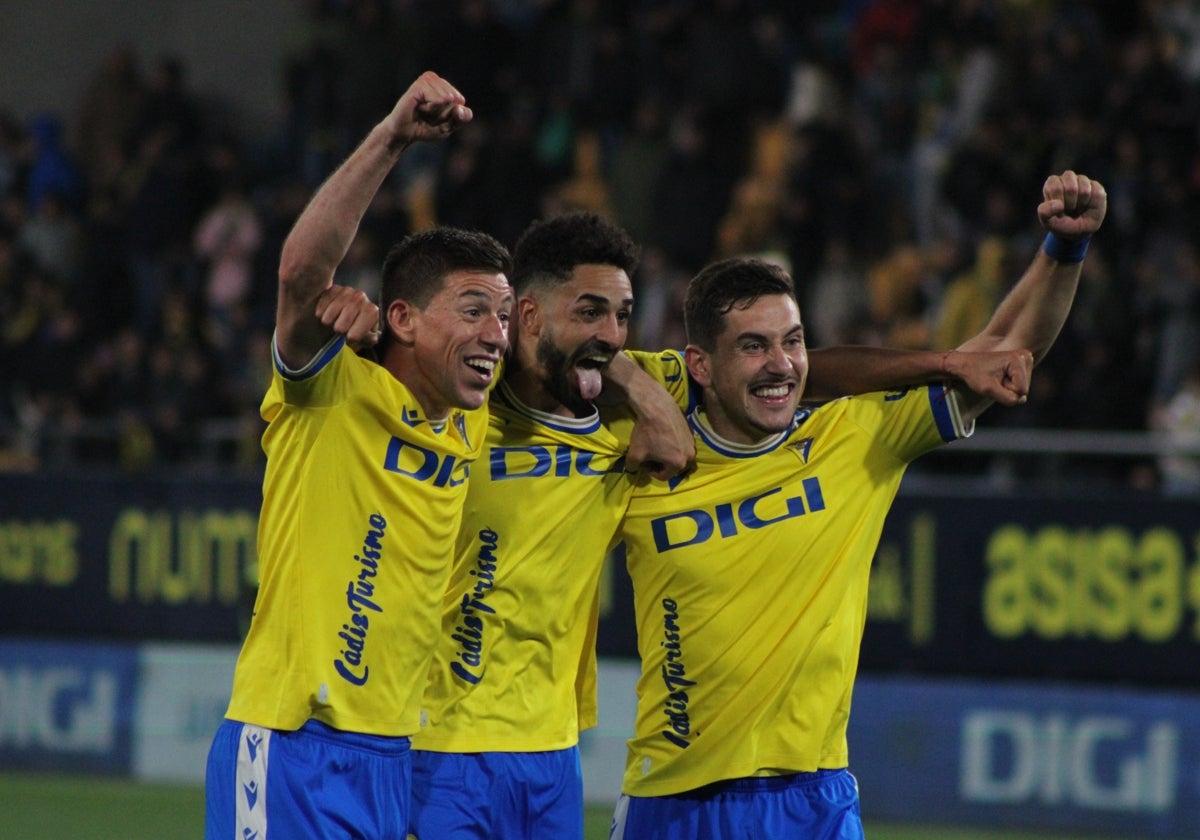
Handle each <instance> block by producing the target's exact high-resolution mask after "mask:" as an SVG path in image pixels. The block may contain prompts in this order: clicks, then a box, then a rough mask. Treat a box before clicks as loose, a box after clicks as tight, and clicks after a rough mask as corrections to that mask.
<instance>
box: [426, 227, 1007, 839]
mask: <svg viewBox="0 0 1200 840" xmlns="http://www.w3.org/2000/svg"><path fill="white" fill-rule="evenodd" d="M636 261H637V248H636V247H635V246H634V244H633V243H632V242H631V241H630V239H629V237H628V236H627V235H626V234H625V233H624V232H623V231H622V230H620V229H619V228H617V227H616V226H614V225H612V224H611V223H609V222H607V221H605V220H603V219H602V218H600V217H599V216H597V215H594V214H571V215H566V216H560V217H557V218H553V219H549V220H545V221H542V222H537V223H535V224H533V225H531V226H530V228H529V229H528V230H527V231H526V232H525V233H524V235H523V236H522V237H521V239H520V241H519V242H518V243H517V246H516V248H515V250H514V253H513V272H512V275H511V281H512V284H513V288H514V290H515V292H516V295H517V306H516V312H515V317H514V319H513V323H512V327H511V329H510V335H509V341H510V346H511V353H510V355H509V357H508V359H507V360H506V368H505V372H504V375H503V377H502V379H501V381H500V383H499V384H498V385H497V386H496V389H495V390H494V391H493V393H492V394H491V397H490V402H489V407H490V412H491V416H490V426H489V429H488V435H487V439H486V441H485V443H484V452H483V454H482V455H481V457H480V460H479V461H478V462H477V464H476V465H474V467H473V468H472V471H471V477H470V482H469V487H468V493H467V501H466V504H465V506H464V510H463V525H462V528H461V531H460V534H459V540H458V545H457V549H456V550H457V555H456V558H455V567H454V572H453V577H452V580H451V584H450V588H449V590H448V592H447V595H446V598H445V601H444V612H443V622H442V634H441V640H440V643H439V647H438V650H437V654H436V656H435V659H434V662H433V665H432V667H431V669H430V674H429V683H428V685H427V687H426V691H425V698H424V703H423V707H422V722H423V725H422V729H421V731H420V732H419V733H418V735H417V736H416V737H415V738H414V739H413V748H414V752H413V819H412V822H411V828H410V830H411V832H412V834H413V835H414V836H415V837H417V838H419V840H435V839H436V840H460V838H476V837H483V836H486V837H490V838H543V837H545V838H550V837H552V838H555V840H571V838H582V836H583V782H582V776H581V771H580V760H579V752H578V742H579V731H580V730H581V729H585V728H588V727H591V726H594V725H595V723H596V691H595V680H596V664H595V644H594V642H595V632H596V623H597V620H598V609H597V607H598V593H599V586H598V584H599V579H600V574H601V570H602V567H603V561H604V557H605V555H606V553H607V550H608V549H609V547H610V546H611V544H612V543H613V538H614V534H615V533H616V531H617V529H618V526H619V524H620V521H621V517H622V514H623V512H624V509H625V505H626V502H627V499H628V494H629V492H630V487H629V485H628V482H626V481H625V477H626V475H625V474H626V473H635V472H639V471H640V472H641V473H642V474H643V475H645V474H646V473H648V474H649V476H650V477H651V478H656V479H665V478H668V477H670V476H672V475H674V474H676V473H678V472H679V471H680V470H682V469H683V468H684V467H685V465H686V464H687V462H688V460H689V459H690V457H691V455H692V453H693V452H694V444H693V443H692V435H691V431H690V429H689V428H688V427H687V425H686V423H685V422H684V421H683V412H681V410H680V409H684V410H687V409H690V408H691V407H692V406H691V404H690V394H691V393H692V389H691V388H690V387H689V383H688V377H687V373H686V369H685V366H684V361H683V356H682V354H680V353H679V352H677V351H664V352H662V353H632V354H628V355H627V354H624V353H622V352H620V351H621V348H622V346H623V345H624V343H625V340H626V335H627V332H628V324H629V319H630V315H631V313H632V307H633V291H632V284H631V283H630V275H631V274H632V272H633V269H634V266H635V265H636ZM824 353H826V354H833V355H823V353H816V352H814V367H815V368H817V371H816V373H815V374H814V377H813V381H814V382H815V384H814V386H813V388H811V389H810V392H812V393H817V394H828V393H831V389H830V388H829V387H828V381H829V378H830V376H834V377H836V378H838V379H841V380H842V381H843V382H844V383H845V387H846V388H847V389H849V390H868V389H872V388H881V387H886V386H888V385H890V384H896V383H902V382H919V381H928V379H929V378H930V377H936V378H939V379H941V378H945V377H946V376H948V375H949V374H947V372H946V365H945V364H944V362H945V361H946V358H945V354H942V353H911V354H896V355H889V354H886V353H885V352H884V351H864V350H862V349H861V348H860V349H858V350H850V351H845V350H831V351H824ZM631 358H633V359H636V362H637V364H634V363H633V362H632V361H631ZM864 361H866V362H867V363H866V364H863V362H864ZM950 361H951V362H952V363H953V364H951V365H950V366H951V367H953V368H955V369H956V370H958V371H960V372H961V376H962V377H963V378H964V379H966V380H968V381H969V383H970V384H971V385H972V386H973V387H978V388H980V389H991V390H990V393H992V394H993V395H994V396H995V398H997V399H999V400H1001V401H1003V402H1005V403H1008V404H1011V403H1013V402H1016V401H1018V400H1019V399H1021V398H1022V395H1023V393H1024V379H1023V376H1022V374H1023V373H1024V371H1022V370H1018V371H1017V380H1018V381H1017V382H1016V383H1015V386H1013V383H1007V384H1006V383H1005V382H1004V381H1003V378H1004V371H1005V370H1011V367H1012V366H1013V365H1016V366H1017V367H1018V368H1019V367H1020V362H1021V359H1020V358H1019V357H1018V355H1017V354H1015V353H1011V354H996V355H988V354H981V355H974V354H954V358H953V359H952V360H950ZM643 369H644V370H643ZM822 371H825V372H826V373H827V374H829V375H828V376H827V375H825V374H823V373H822ZM647 374H649V375H647ZM871 377H874V378H871ZM818 380H824V381H818ZM602 385H603V386H604V390H605V392H606V394H607V391H608V388H609V386H610V385H611V386H615V388H616V390H617V391H623V392H624V395H623V399H624V401H623V402H618V403H617V404H614V405H612V406H604V407H600V408H597V404H596V400H597V398H598V397H601V390H602V387H601V386H602ZM663 386H665V388H664V387H663ZM608 401H609V400H608V398H607V397H606V398H605V402H608ZM635 421H636V423H635ZM650 453H654V457H655V458H657V459H658V461H659V463H653V462H651V463H648V464H647V463H646V462H647V461H648V460H649V459H650ZM656 483H660V482H656Z"/></svg>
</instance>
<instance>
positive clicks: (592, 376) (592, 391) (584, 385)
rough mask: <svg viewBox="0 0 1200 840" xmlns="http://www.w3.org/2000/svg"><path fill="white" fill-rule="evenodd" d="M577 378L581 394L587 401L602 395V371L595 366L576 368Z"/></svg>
mask: <svg viewBox="0 0 1200 840" xmlns="http://www.w3.org/2000/svg"><path fill="white" fill-rule="evenodd" d="M575 379H576V381H577V382H578V383H579V395H580V396H581V397H583V398H584V400H586V401H587V402H591V401H592V400H594V399H596V397H598V396H600V386H601V385H602V384H603V383H602V381H601V378H600V371H598V370H596V369H595V368H580V367H577V368H575Z"/></svg>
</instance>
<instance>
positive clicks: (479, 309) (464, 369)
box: [388, 271, 513, 420]
mask: <svg viewBox="0 0 1200 840" xmlns="http://www.w3.org/2000/svg"><path fill="white" fill-rule="evenodd" d="M512 308H513V293H512V289H511V288H510V287H509V285H508V279H507V278H506V277H505V276H504V275H503V274H492V273H489V272H486V271H454V272H451V273H450V274H448V275H446V277H445V280H444V282H443V284H442V287H441V289H440V290H439V291H438V292H437V293H436V294H435V295H434V296H433V297H432V299H431V300H430V301H429V304H428V305H427V306H425V307H424V308H417V307H416V306H415V305H413V304H412V303H410V302H407V301H401V300H398V301H394V302H393V303H392V305H391V306H389V307H388V322H389V325H390V327H391V328H392V330H393V331H394V332H395V335H396V337H397V340H398V342H399V344H400V359H399V364H398V368H399V369H398V370H397V371H396V372H397V376H398V378H399V379H400V380H401V381H402V382H404V384H405V385H406V386H407V387H408V388H409V390H410V391H412V392H413V394H414V395H415V396H416V397H417V399H418V400H419V401H420V403H421V406H422V408H424V409H425V413H426V415H428V417H429V418H430V419H433V420H437V419H441V418H444V417H446V416H447V415H448V414H449V413H450V411H451V409H454V408H463V409H472V408H479V407H480V406H482V405H483V402H484V400H485V399H486V398H487V391H488V388H489V387H490V386H491V384H492V380H493V379H494V378H495V375H496V368H497V366H498V365H499V364H500V359H501V358H502V357H503V355H504V351H505V349H506V348H507V347H508V322H509V318H510V316H511V313H512Z"/></svg>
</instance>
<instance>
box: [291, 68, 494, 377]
mask: <svg viewBox="0 0 1200 840" xmlns="http://www.w3.org/2000/svg"><path fill="white" fill-rule="evenodd" d="M471 116H472V114H471V109H470V108H468V107H467V106H466V100H465V99H464V98H463V95H462V94H461V93H459V92H458V91H457V90H456V89H455V88H454V86H453V85H451V84H450V83H449V82H447V81H446V80H445V79H443V78H441V77H440V76H438V75H437V74H436V73H432V72H425V73H423V74H422V75H421V77H420V78H418V79H417V80H416V81H415V82H413V83H412V85H411V86H410V87H409V88H408V90H407V91H405V92H404V94H403V95H402V96H401V97H400V99H399V100H398V101H397V102H396V105H395V107H394V108H393V109H392V112H391V113H390V114H388V115H387V116H386V117H384V119H383V120H382V121H381V122H380V123H379V124H378V125H376V126H375V127H374V128H373V129H371V132H370V133H369V134H368V135H367V137H366V138H365V139H364V140H363V141H362V143H361V144H360V145H359V146H358V148H357V149H355V150H354V152H353V153H352V154H351V155H350V157H348V158H347V159H346V161H345V162H344V163H342V165H341V166H339V167H338V169H337V170H336V171H335V172H334V173H333V175H331V176H330V177H329V179H328V180H326V181H325V183H324V184H322V185H321V188H320V189H318V190H317V192H316V194H315V195H314V196H313V198H312V200H311V201H310V202H309V203H308V206H307V207H305V208H304V212H302V213H301V214H300V218H299V219H297V220H296V224H295V226H294V227H293V228H292V230H291V233H289V234H288V237H287V240H286V241H285V242H284V245H283V253H282V255H281V257H280V261H279V299H278V308H277V310H276V316H275V340H276V346H277V347H278V350H279V353H280V355H281V356H282V358H283V361H284V362H285V363H286V364H288V365H289V366H296V367H299V366H302V365H304V364H307V363H308V361H309V360H310V359H311V358H312V357H313V356H314V355H315V354H316V352H317V351H318V350H320V349H321V347H322V346H323V345H324V344H325V343H326V342H327V341H328V340H329V337H330V335H331V334H332V332H331V330H330V328H329V327H328V326H327V325H325V324H323V323H322V322H321V320H320V318H319V317H318V316H317V315H316V311H317V308H316V304H317V299H318V297H320V295H321V293H322V292H323V291H324V290H325V289H327V288H328V287H329V286H330V285H331V284H332V283H333V275H334V271H335V270H336V269H337V267H338V265H339V264H340V263H341V261H342V259H343V258H344V257H345V256H346V251H347V250H348V249H349V248H350V244H351V243H352V242H353V241H354V237H355V235H356V234H357V232H358V225H359V222H361V221H362V217H363V215H364V214H365V213H366V211H367V208H368V207H369V206H370V204H371V200H372V199H373V198H374V197H375V193H376V192H377V191H378V190H379V187H380V185H381V184H382V183H383V180H384V178H386V177H387V174H388V173H389V172H390V171H391V169H392V167H393V166H395V165H396V162H397V161H398V160H399V159H400V155H401V154H402V153H403V152H404V150H405V149H406V148H407V147H408V146H409V145H411V144H412V143H414V142H416V141H418V140H435V139H439V138H441V137H445V136H447V135H449V134H450V133H451V132H452V131H454V130H455V129H456V128H458V127H459V126H460V125H462V124H463V123H465V122H467V121H469V120H470V119H471Z"/></svg>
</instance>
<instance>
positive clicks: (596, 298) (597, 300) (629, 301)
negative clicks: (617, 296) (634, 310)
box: [575, 292, 633, 306]
mask: <svg viewBox="0 0 1200 840" xmlns="http://www.w3.org/2000/svg"><path fill="white" fill-rule="evenodd" d="M581 301H586V302H587V303H594V304H596V305H597V306H610V305H611V304H612V301H610V300H609V299H608V298H607V297H605V296H604V295H594V294H592V293H590V292H584V293H583V294H581V295H580V296H579V297H577V298H575V302H576V303H580V302H581ZM620 305H621V306H633V298H631V297H627V298H622V299H621V303H620Z"/></svg>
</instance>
